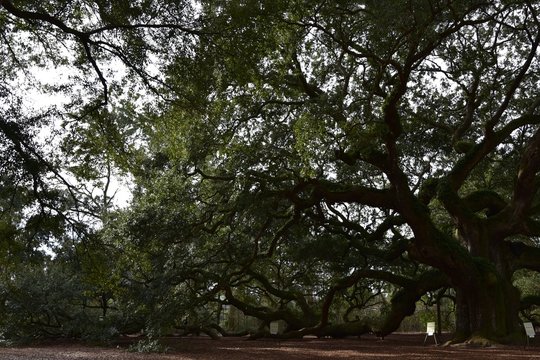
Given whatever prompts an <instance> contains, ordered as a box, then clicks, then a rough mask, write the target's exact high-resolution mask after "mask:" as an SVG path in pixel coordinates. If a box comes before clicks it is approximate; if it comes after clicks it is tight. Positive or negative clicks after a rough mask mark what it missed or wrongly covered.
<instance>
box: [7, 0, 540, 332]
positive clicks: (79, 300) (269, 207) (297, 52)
mask: <svg viewBox="0 0 540 360" xmlns="http://www.w3.org/2000/svg"><path fill="white" fill-rule="evenodd" d="M0 5H1V11H0V23H1V25H2V26H1V29H2V30H1V35H2V37H3V40H4V41H3V45H2V46H1V47H0V51H1V52H2V57H3V58H4V59H5V61H4V62H3V63H2V64H1V65H0V67H1V68H0V69H1V71H2V74H3V75H4V77H5V79H6V82H5V84H3V85H0V86H1V87H0V97H1V98H2V99H3V100H4V99H5V101H4V102H3V103H4V105H2V107H0V111H1V117H0V138H1V139H2V142H1V143H0V146H1V147H2V150H5V151H3V154H2V156H1V157H0V161H1V165H2V167H1V169H2V173H1V174H0V176H1V178H0V181H1V184H2V186H1V187H0V210H1V213H0V215H1V217H0V237H1V247H2V251H3V252H2V256H3V257H4V259H3V260H2V261H4V262H5V263H6V264H11V265H10V267H6V269H9V270H7V271H6V274H4V275H5V276H4V277H5V279H4V280H3V282H2V284H4V285H5V290H3V295H2V296H3V297H4V299H5V302H4V303H5V304H6V305H5V308H6V312H8V313H10V314H12V315H13V316H14V317H17V318H18V319H19V320H20V321H12V322H11V325H10V327H9V331H8V330H5V333H6V334H9V335H10V336H16V335H21V334H22V333H24V332H27V333H28V332H29V330H28V326H30V325H35V324H40V327H39V329H40V331H41V330H43V333H48V334H63V335H73V334H76V335H79V336H80V335H81V334H89V333H90V334H92V333H95V331H96V329H97V332H98V333H99V332H101V333H103V331H104V330H103V329H104V327H107V328H108V329H112V328H113V327H114V328H115V329H117V330H118V331H120V332H129V331H137V330H140V329H142V328H145V329H146V330H147V331H150V333H151V334H152V335H159V334H160V333H162V332H163V331H170V329H171V328H176V329H180V328H181V329H182V330H183V331H185V332H191V331H196V332H197V331H204V332H206V333H208V334H210V335H212V336H215V335H216V331H217V332H221V333H222V334H227V333H228V331H227V329H225V328H224V327H223V326H222V325H223V321H222V318H223V312H224V311H225V310H227V311H229V312H231V311H232V310H231V309H237V310H240V311H241V312H242V313H243V314H244V315H247V316H251V317H254V318H257V319H258V320H259V321H260V322H259V324H258V331H259V335H263V334H265V333H267V332H268V325H269V323H270V322H272V321H278V320H281V321H284V323H285V324H286V328H285V333H284V334H283V335H282V336H290V337H293V336H302V335H306V334H316V335H320V336H322V335H332V336H345V335H352V334H355V335H356V334H361V333H365V332H370V331H373V332H375V333H377V334H380V335H381V336H384V335H386V334H388V333H391V332H392V331H395V330H396V329H397V328H398V327H399V325H400V324H401V323H402V321H403V319H404V318H405V317H406V316H408V315H411V314H413V313H414V311H415V306H416V303H417V302H418V301H419V300H423V301H425V302H426V303H427V302H433V301H434V302H436V303H438V304H439V305H440V304H441V302H443V300H444V299H452V301H453V303H454V304H455V309H456V314H455V317H456V320H455V323H454V329H455V332H456V336H455V340H456V341H464V340H468V339H471V340H472V341H484V340H489V341H519V339H520V338H521V337H522V335H521V328H520V318H519V314H520V313H521V314H522V315H523V316H526V317H528V318H529V319H531V320H533V321H538V318H537V317H535V316H536V315H535V309H536V307H535V306H537V305H538V303H539V301H538V289H537V288H535V287H534V286H533V285H531V283H530V282H528V281H527V279H528V278H533V276H536V274H537V271H539V270H540V249H539V245H540V243H539V241H538V236H539V235H540V223H539V221H540V219H539V218H538V217H539V214H540V207H539V206H538V204H539V198H538V196H539V195H538V191H537V190H538V179H537V172H538V170H539V169H540V155H539V154H540V151H539V147H540V132H539V130H538V124H539V123H540V114H539V113H538V107H539V105H540V98H539V94H538V93H537V92H538V90H537V89H538V85H539V80H540V79H539V76H540V75H539V74H540V69H539V67H540V62H539V61H538V56H537V54H538V46H539V44H540V31H539V29H540V20H539V16H540V14H539V11H540V4H539V3H537V2H536V1H526V0H515V1H481V0H470V1H450V2H448V1H427V0H412V1H402V2H395V1H339V2H336V3H334V2H327V1H320V0H319V1H302V2H300V1H276V0H272V1H240V2H237V1H200V2H183V1H179V0H177V1H150V0H147V1H140V2H129V1H122V0H118V1H107V2H104V1H89V0H88V1H87V0H77V1H76V0H64V1H52V0H51V1H40V2H37V1H36V2H33V1H24V2H22V1H9V0H0ZM39 69H40V70H39ZM40 71H42V72H43V71H49V72H51V73H52V74H56V80H55V81H53V82H51V83H43V82H42V83H39V82H38V83H37V84H36V83H35V82H34V81H33V80H35V79H36V74H39V73H40ZM35 94H37V95H35ZM33 96H38V97H44V96H47V97H46V98H47V99H49V103H50V104H52V105H51V106H45V105H44V106H42V107H37V108H32V107H31V104H32V98H33ZM55 96H56V98H55ZM58 96H60V98H61V99H62V100H58V101H57V100H54V99H58ZM44 129H47V131H46V133H47V134H48V135H46V136H45V137H44V136H43V135H39V136H38V133H39V131H42V134H43V130H44ZM49 133H50V135H49ZM119 176H124V177H127V178H130V179H131V185H132V186H131V188H132V189H131V191H132V195H133V200H132V202H131V203H130V204H129V206H127V207H125V208H122V209H119V208H117V207H116V206H115V204H114V196H113V193H114V184H115V182H116V178H118V177H119ZM43 244H48V246H49V247H51V246H54V247H56V257H55V258H54V259H52V258H47V256H45V255H42V258H35V259H34V260H33V261H34V262H33V263H32V265H29V264H30V263H28V265H27V263H24V265H21V263H20V259H21V258H20V257H23V258H25V259H26V258H27V257H31V255H32V254H34V255H36V256H37V255H38V254H39V251H38V249H39V246H40V245H43ZM3 249H6V250H5V251H4V250H3ZM25 261H26V260H25ZM66 274H71V277H70V281H63V280H62V277H63V276H66ZM531 274H534V275H531ZM44 277H50V278H51V279H54V281H57V282H62V283H63V284H64V285H65V286H64V287H58V288H57V290H54V289H56V288H54V289H53V288H50V287H49V288H41V287H39V286H36V287H33V286H31V285H29V284H32V282H33V281H34V282H39V280H33V279H39V278H44ZM54 281H52V282H51V283H52V284H54V283H55V282H54ZM50 286H52V285H50ZM516 286H517V287H516ZM518 287H519V289H521V291H522V294H520V290H519V289H518ZM51 292H52V293H55V292H59V293H63V294H65V295H66V296H62V297H61V299H59V298H55V299H53V300H51V299H49V298H48V296H49V295H50V294H51ZM36 294H38V295H36ZM40 294H42V295H40ZM55 294H56V293H55ZM53 295H54V294H52V295H51V296H53ZM55 296H56V295H55ZM66 299H71V300H69V301H68V300H66ZM433 299H435V300H433ZM30 300H32V301H43V302H44V303H45V304H50V303H51V302H52V303H54V307H45V308H44V307H41V305H31V306H30V307H27V305H28V304H29V302H30ZM231 306H232V307H231ZM37 309H39V310H37ZM29 310H31V311H34V312H36V313H32V314H30V315H28V313H27V312H25V311H29ZM374 313H375V314H376V316H375V315H374ZM229 315H230V314H229ZM98 316H101V319H102V320H101V322H99V320H96V319H97V318H96V317H98ZM28 318H31V319H37V320H32V322H31V323H25V322H24V321H23V320H22V319H28ZM67 324H69V326H68V325H67ZM88 324H94V325H93V327H90V326H89V325H88ZM96 324H97V325H96ZM58 327H60V329H70V330H61V331H60V330H57V331H53V330H54V329H55V328H58ZM33 328H35V327H33ZM6 329H7V328H6ZM229 330H231V329H229ZM232 330H238V329H232ZM62 332H63V333H62ZM108 333H110V334H113V333H115V331H112V330H110V331H108ZM479 339H481V340H479Z"/></svg>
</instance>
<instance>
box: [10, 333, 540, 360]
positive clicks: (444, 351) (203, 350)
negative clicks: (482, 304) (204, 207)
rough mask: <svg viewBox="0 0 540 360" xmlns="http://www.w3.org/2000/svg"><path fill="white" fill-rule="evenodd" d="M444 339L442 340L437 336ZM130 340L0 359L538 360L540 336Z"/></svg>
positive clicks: (23, 349)
mask: <svg viewBox="0 0 540 360" xmlns="http://www.w3.org/2000/svg"><path fill="white" fill-rule="evenodd" d="M440 340H445V339H440ZM133 341H134V340H133V339H127V338H126V339H120V340H119V341H118V342H117V343H116V344H114V345H113V346H111V347H97V346H88V345H84V344H81V343H77V342H69V341H62V342H49V343H46V344H41V345H32V346H20V347H11V348H1V349H0V359H10V360H11V359H30V360H68V359H70V360H71V359H73V360H75V359H76V360H87V359H88V360H90V359H113V360H126V359H135V360H137V359H145V360H154V359H156V360H215V359H232V360H234V359H238V360H248V359H249V360H253V359H255V360H267V359H268V360H275V359H290V360H308V359H384V360H391V359H396V360H397V359H400V360H401V359H467V360H474V359H490V360H498V359H501V360H502V359H522V360H525V359H539V360H540V339H533V340H532V344H531V345H530V346H528V347H525V346H494V347H490V348H482V349H480V348H469V347H464V346H436V345H435V344H434V340H433V338H428V341H427V343H426V346H423V345H422V344H423V341H424V335H422V334H393V335H390V336H388V337H386V338H385V339H384V340H381V339H378V338H376V337H374V336H363V337H361V338H348V339H337V340H336V339H316V338H311V339H303V340H286V341H285V340H282V341H278V340H274V339H264V340H254V341H252V340H246V339H245V338H223V339H221V340H211V339H209V338H206V337H184V338H164V339H163V342H164V344H165V345H166V346H167V347H169V349H168V351H167V352H166V353H159V354H156V353H133V352H129V351H128V350H127V348H128V346H129V344H130V343H132V342H133Z"/></svg>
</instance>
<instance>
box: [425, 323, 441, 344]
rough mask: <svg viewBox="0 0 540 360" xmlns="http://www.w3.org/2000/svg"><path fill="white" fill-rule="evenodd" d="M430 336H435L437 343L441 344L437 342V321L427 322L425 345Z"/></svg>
mask: <svg viewBox="0 0 540 360" xmlns="http://www.w3.org/2000/svg"><path fill="white" fill-rule="evenodd" d="M428 336H433V339H434V340H435V345H439V343H438V342H437V335H435V322H428V323H427V328H426V337H425V338H424V345H426V340H427V338H428Z"/></svg>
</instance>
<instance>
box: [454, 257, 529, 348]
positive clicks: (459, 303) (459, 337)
mask: <svg viewBox="0 0 540 360" xmlns="http://www.w3.org/2000/svg"><path fill="white" fill-rule="evenodd" d="M480 261H482V260H480ZM483 265H484V264H482V265H479V268H478V272H477V273H476V274H471V278H470V280H469V281H467V282H466V283H462V284H455V289H456V334H455V339H454V341H455V342H463V341H467V342H472V343H478V344H485V345H488V344H490V343H491V342H501V343H515V342H519V341H520V339H521V338H522V334H521V328H520V323H519V317H518V311H519V304H520V302H519V292H518V291H517V289H515V288H514V286H513V285H512V283H511V281H510V279H508V278H505V277H504V276H501V274H498V273H497V272H496V271H494V270H493V269H492V268H489V267H487V268H483V269H482V266H483Z"/></svg>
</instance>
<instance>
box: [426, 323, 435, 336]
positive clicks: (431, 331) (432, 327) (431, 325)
mask: <svg viewBox="0 0 540 360" xmlns="http://www.w3.org/2000/svg"><path fill="white" fill-rule="evenodd" d="M426 332H427V334H428V336H433V334H435V323H434V322H428V323H427V329H426Z"/></svg>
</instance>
